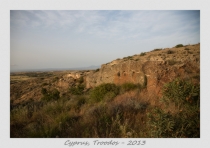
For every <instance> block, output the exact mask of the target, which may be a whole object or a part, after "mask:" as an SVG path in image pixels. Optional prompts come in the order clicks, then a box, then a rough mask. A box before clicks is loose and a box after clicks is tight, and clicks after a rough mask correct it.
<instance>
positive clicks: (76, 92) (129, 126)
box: [10, 44, 200, 138]
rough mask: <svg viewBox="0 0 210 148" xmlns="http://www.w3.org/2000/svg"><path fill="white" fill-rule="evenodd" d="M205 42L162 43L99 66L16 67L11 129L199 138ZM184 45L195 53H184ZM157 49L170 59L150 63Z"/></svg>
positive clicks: (27, 133)
mask: <svg viewBox="0 0 210 148" xmlns="http://www.w3.org/2000/svg"><path fill="white" fill-rule="evenodd" d="M199 46H200V45H199V44H198V45H195V46H193V45H191V46H183V45H181V44H179V45H177V46H175V47H174V48H171V49H159V48H158V49H154V50H153V51H151V52H145V53H141V54H139V55H134V56H129V57H127V58H123V59H117V60H115V61H114V62H110V63H107V64H105V65H104V66H102V68H101V69H97V70H94V71H73V72H72V71H68V72H54V73H50V72H49V73H48V72H46V73H18V74H12V75H11V108H10V110H11V111H10V132H11V133H10V136H11V137H18V138H26V137H31V138H35V137H40V138H41V137H46V138H47V137H49V138H55V137H59V138H64V137H71V138H143V137H144V138H199V137H200V67H199V66H198V65H199V58H200V55H199V54H200V51H199V49H198V47H199ZM176 49H177V50H176ZM183 52H184V53H185V54H186V55H187V56H186V57H188V56H189V57H190V58H191V59H190V60H189V59H188V60H187V58H186V59H185V57H184V58H183V57H181V58H180V59H179V56H181V54H182V53H183ZM191 55H192V56H191ZM157 57H159V58H160V57H163V58H164V57H165V59H164V60H162V61H161V60H160V62H161V64H160V63H158V62H155V63H154V61H152V63H150V61H151V59H152V60H153V59H159V58H157ZM176 57H177V58H176ZM163 58H162V59H163ZM137 59H138V60H137ZM130 61H133V62H134V63H132V62H130ZM124 62H125V63H124ZM135 62H136V63H135ZM142 63H143V64H142ZM121 65H123V66H122V68H123V67H125V68H127V67H129V68H130V67H133V69H132V70H130V69H129V70H127V69H125V70H119V67H120V66H121ZM110 67H112V70H113V73H112V72H110V73H108V72H107V71H106V69H109V68H110ZM137 69H141V71H137ZM126 70H127V71H131V72H130V73H128V72H127V71H126ZM104 71H105V72H107V73H106V75H105V74H104V73H103V72H104ZM103 74H104V75H103ZM112 74H114V76H113V77H112ZM102 75H103V77H102ZM138 76H140V77H141V78H139V77H138ZM26 77H27V79H26ZM112 78H113V79H112ZM101 79H102V80H101ZM112 80H113V81H112ZM134 80H136V81H134ZM111 81H112V82H111ZM91 86H92V87H91Z"/></svg>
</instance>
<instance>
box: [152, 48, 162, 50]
mask: <svg viewBox="0 0 210 148" xmlns="http://www.w3.org/2000/svg"><path fill="white" fill-rule="evenodd" d="M160 50H162V48H160V49H154V50H153V51H160Z"/></svg>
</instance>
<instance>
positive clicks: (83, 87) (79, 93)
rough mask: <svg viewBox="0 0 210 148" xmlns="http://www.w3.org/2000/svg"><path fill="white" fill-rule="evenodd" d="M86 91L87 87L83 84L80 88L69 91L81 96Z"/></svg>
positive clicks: (75, 87) (72, 88)
mask: <svg viewBox="0 0 210 148" xmlns="http://www.w3.org/2000/svg"><path fill="white" fill-rule="evenodd" d="M84 89H85V86H84V85H83V84H79V85H78V86H74V87H71V88H70V89H69V91H70V93H71V94H73V95H81V94H83V90H84Z"/></svg>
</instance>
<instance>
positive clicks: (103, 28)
mask: <svg viewBox="0 0 210 148" xmlns="http://www.w3.org/2000/svg"><path fill="white" fill-rule="evenodd" d="M198 42H200V11H189V10H186V11H180V10H177V11H166V10H165V11H145V10H144V11H90V10H88V11H73V10H71V11H20V10H14V11H10V67H11V71H12V70H17V69H42V68H72V67H88V66H91V65H101V64H104V63H107V62H110V61H112V60H114V59H117V58H123V57H125V56H131V55H134V54H140V53H141V52H147V51H151V50H153V49H155V48H168V47H173V46H175V45H177V44H196V43H198Z"/></svg>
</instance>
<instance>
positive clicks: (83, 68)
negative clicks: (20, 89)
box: [10, 65, 100, 72]
mask: <svg viewBox="0 0 210 148" xmlns="http://www.w3.org/2000/svg"><path fill="white" fill-rule="evenodd" d="M98 68H100V66H94V65H91V66H89V67H73V68H41V69H16V70H14V69H13V70H10V72H36V71H41V72H44V71H63V70H95V69H98Z"/></svg>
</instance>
